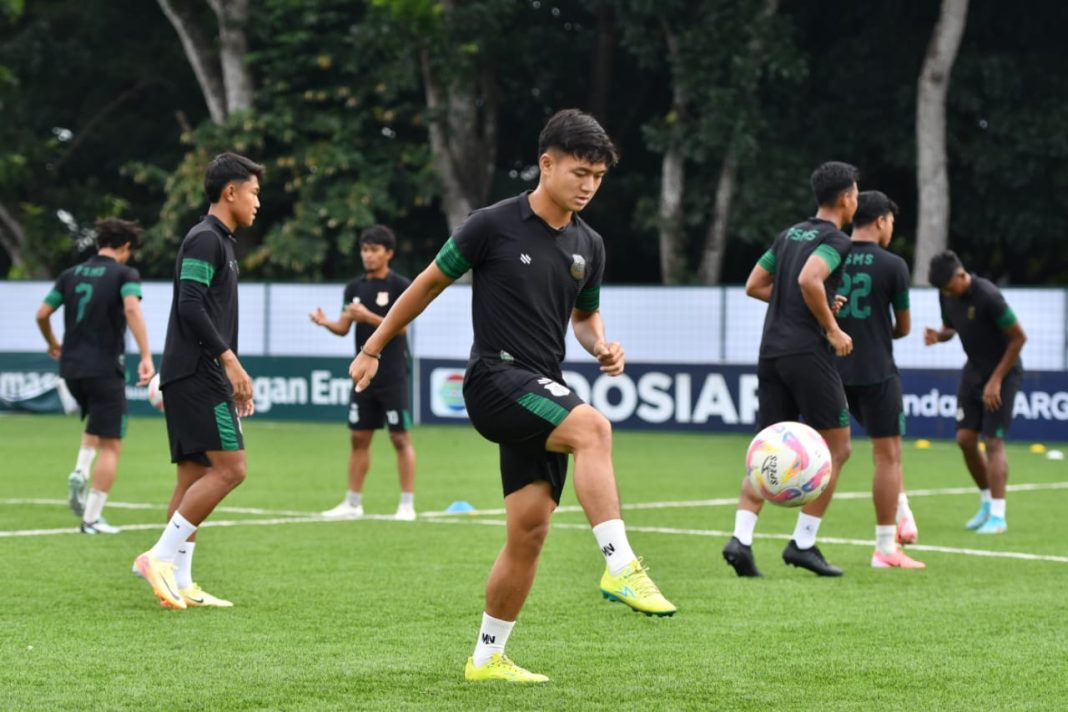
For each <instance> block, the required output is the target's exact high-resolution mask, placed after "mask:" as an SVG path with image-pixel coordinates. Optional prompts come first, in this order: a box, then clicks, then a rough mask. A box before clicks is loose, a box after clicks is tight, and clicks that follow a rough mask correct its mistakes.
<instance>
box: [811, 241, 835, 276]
mask: <svg viewBox="0 0 1068 712" xmlns="http://www.w3.org/2000/svg"><path fill="white" fill-rule="evenodd" d="M812 254H814V255H815V256H816V257H819V258H820V259H821V260H823V261H824V262H826V263H827V267H828V268H829V269H830V270H831V271H832V272H834V271H835V270H836V269H838V265H840V264H842V256H841V255H840V254H838V250H836V249H834V248H833V247H831V246H830V245H820V246H819V247H817V248H816V251H815V252H813V253H812Z"/></svg>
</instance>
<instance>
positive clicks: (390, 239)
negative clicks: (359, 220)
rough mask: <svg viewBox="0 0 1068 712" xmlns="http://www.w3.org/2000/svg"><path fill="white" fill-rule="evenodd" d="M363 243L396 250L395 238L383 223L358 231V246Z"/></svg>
mask: <svg viewBox="0 0 1068 712" xmlns="http://www.w3.org/2000/svg"><path fill="white" fill-rule="evenodd" d="M364 245H382V247H385V248H386V249H387V250H393V251H396V249H397V238H396V237H395V236H394V235H393V231H392V230H390V229H389V228H388V227H386V226H385V225H372V226H371V227H369V228H365V229H364V231H363V232H361V233H360V246H361V247H362V246H364Z"/></svg>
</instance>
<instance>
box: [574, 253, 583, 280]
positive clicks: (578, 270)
mask: <svg viewBox="0 0 1068 712" xmlns="http://www.w3.org/2000/svg"><path fill="white" fill-rule="evenodd" d="M571 276H572V277H574V278H575V281H577V282H581V281H582V278H583V277H585V276H586V258H585V257H583V256H582V255H571Z"/></svg>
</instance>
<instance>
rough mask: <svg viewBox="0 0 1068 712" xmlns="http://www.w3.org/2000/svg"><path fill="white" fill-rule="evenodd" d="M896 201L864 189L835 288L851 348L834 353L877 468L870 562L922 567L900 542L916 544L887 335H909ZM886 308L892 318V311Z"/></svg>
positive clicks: (901, 410) (897, 381)
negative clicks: (893, 247)
mask: <svg viewBox="0 0 1068 712" xmlns="http://www.w3.org/2000/svg"><path fill="white" fill-rule="evenodd" d="M896 216H897V204H896V203H895V202H894V201H892V200H890V198H888V197H887V196H886V195H885V194H884V193H880V192H879V191H877V190H866V191H864V192H863V193H861V194H860V195H859V196H858V197H857V212H856V214H855V215H853V249H852V250H851V251H850V253H849V256H848V257H846V260H845V272H844V274H843V275H842V286H841V287H840V288H839V290H838V293H839V294H841V295H842V296H843V297H844V298H845V299H846V301H845V303H844V304H842V307H841V309H839V310H838V314H837V316H838V324H839V326H841V327H842V330H843V331H845V332H846V333H847V334H849V336H850V337H851V338H852V339H853V352H852V353H850V354H849V355H848V356H843V357H841V358H839V359H838V361H837V366H838V373H839V374H840V375H841V376H842V383H843V384H844V385H845V393H846V400H847V401H848V403H849V412H850V413H852V414H853V417H854V418H856V419H857V422H858V423H860V424H861V425H862V426H864V429H865V431H866V432H867V433H868V436H869V437H870V438H871V445H872V458H873V459H874V461H875V474H874V477H873V478H872V490H871V494H872V501H873V502H874V504H875V552H874V553H873V554H872V557H871V565H872V566H873V567H875V568H880V569H886V568H903V569H922V568H926V564H923V563H922V562H919V561H916V560H914V559H912V558H911V557H910V556H908V554H906V553H905V552H904V551H902V550H901V549H900V548H899V547H898V543H902V544H912V543H915V541H916V537H917V536H918V530H917V529H916V521H915V519H914V517H913V516H912V512H911V510H910V509H909V506H908V497H907V496H906V495H905V492H904V486H903V474H902V467H901V436H902V435H904V434H905V412H904V408H903V405H902V402H901V379H900V378H899V377H898V374H897V365H896V364H895V363H894V347H893V343H892V342H893V339H900V338H901V337H903V336H907V335H908V333H909V330H910V328H911V326H912V320H911V316H910V313H909V268H908V265H907V264H905V260H903V259H901V258H900V257H898V256H897V255H895V254H893V253H892V252H889V251H888V250H887V249H886V247H887V246H888V245H889V244H890V239H891V238H892V237H893V235H894V219H895V217H896ZM891 312H892V316H891Z"/></svg>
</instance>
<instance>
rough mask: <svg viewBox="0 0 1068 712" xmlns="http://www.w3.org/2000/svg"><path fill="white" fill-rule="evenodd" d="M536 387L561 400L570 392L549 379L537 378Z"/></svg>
mask: <svg viewBox="0 0 1068 712" xmlns="http://www.w3.org/2000/svg"><path fill="white" fill-rule="evenodd" d="M538 385H540V386H543V387H544V388H545V390H547V391H549V393H552V394H553V395H554V396H556V397H557V398H562V397H563V396H566V395H567V394H568V393H570V392H571V389H570V388H568V387H567V386H562V385H560V384H559V383H557V382H556V381H554V380H553V379H551V378H539V379H538Z"/></svg>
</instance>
